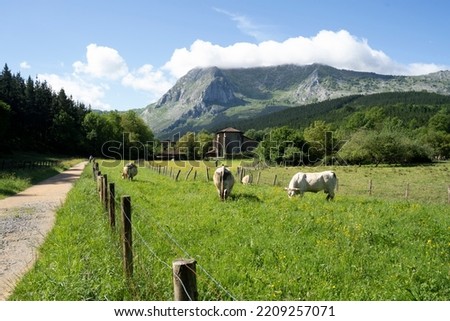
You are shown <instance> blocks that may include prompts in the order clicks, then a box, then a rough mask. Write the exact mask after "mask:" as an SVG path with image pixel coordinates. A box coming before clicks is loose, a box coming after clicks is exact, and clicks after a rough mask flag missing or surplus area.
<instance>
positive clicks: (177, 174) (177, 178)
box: [175, 169, 181, 181]
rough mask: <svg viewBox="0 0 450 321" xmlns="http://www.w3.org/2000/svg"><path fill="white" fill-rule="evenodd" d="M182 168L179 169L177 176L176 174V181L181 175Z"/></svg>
mask: <svg viewBox="0 0 450 321" xmlns="http://www.w3.org/2000/svg"><path fill="white" fill-rule="evenodd" d="M180 173H181V169H179V170H178V173H177V176H175V181H178V176H180Z"/></svg>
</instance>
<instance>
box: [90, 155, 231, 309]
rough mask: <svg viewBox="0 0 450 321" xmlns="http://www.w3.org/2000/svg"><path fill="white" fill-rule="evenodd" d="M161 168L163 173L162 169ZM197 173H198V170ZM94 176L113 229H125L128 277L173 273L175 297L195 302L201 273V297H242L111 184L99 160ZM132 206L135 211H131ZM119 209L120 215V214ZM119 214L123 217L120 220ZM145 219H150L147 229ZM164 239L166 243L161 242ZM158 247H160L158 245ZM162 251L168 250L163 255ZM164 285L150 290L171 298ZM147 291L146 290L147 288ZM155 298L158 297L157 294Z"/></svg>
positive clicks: (126, 275)
mask: <svg viewBox="0 0 450 321" xmlns="http://www.w3.org/2000/svg"><path fill="white" fill-rule="evenodd" d="M158 170H159V171H160V173H161V169H158ZM191 173H192V169H191V171H190V172H189V173H188V174H187V175H186V177H185V179H186V180H187V179H188V177H189V175H190V174H191ZM164 174H165V175H169V173H168V172H164ZM179 174H180V172H177V173H172V177H173V178H174V179H175V180H177V179H179ZM195 176H196V172H195V173H194V177H195ZM93 177H94V179H95V181H96V182H97V192H98V194H99V198H100V202H101V203H102V205H103V207H104V208H105V211H106V212H107V213H108V218H109V224H110V226H111V229H112V230H114V231H116V232H119V231H121V234H120V237H119V238H120V242H121V243H122V244H121V245H122V251H123V253H122V255H123V269H124V275H125V277H126V278H127V279H129V280H131V279H132V277H133V275H136V276H137V275H139V277H134V278H133V279H139V278H140V277H143V278H145V279H147V282H148V279H152V275H156V277H155V278H154V279H158V280H160V279H167V277H164V275H172V283H173V298H174V299H175V300H189V301H194V300H198V298H199V293H198V290H197V275H199V274H201V276H202V282H203V283H204V284H202V286H201V288H202V289H203V290H204V291H205V292H204V293H202V294H201V297H203V298H210V299H212V300H238V299H237V298H236V297H235V296H234V295H233V294H232V293H231V292H230V291H229V290H227V289H226V288H225V287H224V286H223V285H222V284H221V283H220V281H218V280H216V279H215V278H214V277H213V275H212V273H210V272H209V271H207V270H206V269H205V268H204V267H203V265H201V264H199V263H198V262H197V261H196V260H195V259H194V257H193V256H192V255H191V254H190V253H188V251H187V250H186V249H185V248H184V247H183V246H182V245H181V244H180V242H179V241H178V240H177V239H176V238H175V237H174V236H173V235H172V233H170V232H169V231H168V228H165V227H163V226H162V224H161V223H159V222H158V221H157V220H156V219H155V218H153V217H152V216H151V213H150V214H149V213H148V210H147V209H145V208H143V207H141V206H139V205H138V204H134V203H133V205H132V203H131V197H130V196H129V195H127V193H126V192H125V191H123V190H121V189H120V188H118V187H117V186H115V184H114V183H111V182H110V183H108V176H107V175H106V174H102V173H101V170H100V168H99V166H98V163H94V164H93ZM138 194H139V195H136V197H138V198H140V199H142V200H144V201H145V200H146V199H147V196H146V195H144V194H143V193H138ZM118 209H120V211H118ZM131 209H132V213H133V214H131ZM119 212H120V215H116V214H119ZM118 216H120V219H119V218H118ZM149 221H150V223H149ZM142 222H146V223H145V225H146V226H145V229H146V231H145V232H144V228H143V227H142V224H143V223H142ZM149 228H151V232H152V233H154V235H155V238H152V239H158V242H154V243H157V244H156V245H155V244H153V242H151V240H149V238H148V237H146V235H148V234H149V232H148V230H149ZM160 240H164V241H165V242H159V241H160ZM161 244H165V246H166V248H165V249H163V248H162V246H161ZM157 246H158V247H159V248H158V249H157V248H155V247H157ZM161 252H164V253H163V254H161ZM168 256H170V257H172V258H174V259H172V265H170V264H169V263H168V262H167V257H168ZM180 257H181V258H180ZM197 268H198V270H199V271H198V272H197ZM169 273H170V274H169ZM146 284H148V283H146ZM140 286H141V287H142V286H143V285H140ZM163 287H164V288H163V289H161V286H160V284H157V285H155V286H154V287H153V288H152V287H151V286H150V291H151V290H152V289H153V290H154V291H155V290H157V291H158V292H162V293H164V294H163V295H165V297H166V299H168V298H169V297H170V291H169V290H168V288H170V286H169V284H168V282H167V283H166V284H165V285H163ZM143 292H144V293H145V291H143ZM144 295H145V294H144ZM147 295H148V296H152V295H154V294H152V293H147ZM148 296H147V298H148ZM155 299H158V297H155ZM159 299H160V298H159Z"/></svg>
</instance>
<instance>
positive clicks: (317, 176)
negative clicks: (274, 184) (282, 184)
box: [285, 171, 337, 201]
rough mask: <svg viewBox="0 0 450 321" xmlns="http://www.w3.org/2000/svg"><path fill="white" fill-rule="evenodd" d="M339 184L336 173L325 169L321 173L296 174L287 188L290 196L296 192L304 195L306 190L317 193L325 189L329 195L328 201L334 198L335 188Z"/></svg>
mask: <svg viewBox="0 0 450 321" xmlns="http://www.w3.org/2000/svg"><path fill="white" fill-rule="evenodd" d="M336 186H337V177H336V174H335V173H334V172H332V171H325V172H320V173H302V172H299V173H297V174H295V175H294V176H293V177H292V179H291V181H290V182H289V186H288V187H287V188H285V190H287V192H288V196H289V197H292V196H294V195H295V194H300V196H303V194H304V193H305V192H313V193H317V192H319V191H324V193H326V194H328V195H327V201H328V200H332V199H333V198H334V190H335V188H336Z"/></svg>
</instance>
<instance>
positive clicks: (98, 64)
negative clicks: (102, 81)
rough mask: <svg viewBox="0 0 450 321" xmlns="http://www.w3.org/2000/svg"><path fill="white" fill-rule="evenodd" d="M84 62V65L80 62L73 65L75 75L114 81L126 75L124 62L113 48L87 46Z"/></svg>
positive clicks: (126, 68) (126, 69) (126, 70)
mask: <svg viewBox="0 0 450 321" xmlns="http://www.w3.org/2000/svg"><path fill="white" fill-rule="evenodd" d="M86 60H87V62H86V63H83V62H81V61H76V62H74V63H73V65H72V66H73V68H74V71H75V73H76V74H87V75H90V76H93V77H95V78H106V79H112V80H115V79H119V78H121V77H123V76H125V75H126V74H127V73H128V67H127V64H126V63H125V60H124V59H123V58H122V57H121V56H120V55H119V53H118V51H117V50H115V49H113V48H109V47H104V46H97V45H96V44H90V45H88V46H87V52H86Z"/></svg>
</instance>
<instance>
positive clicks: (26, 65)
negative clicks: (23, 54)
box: [20, 61, 31, 69]
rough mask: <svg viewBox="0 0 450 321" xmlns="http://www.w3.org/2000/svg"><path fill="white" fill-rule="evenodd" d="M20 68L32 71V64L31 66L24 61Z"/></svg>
mask: <svg viewBox="0 0 450 321" xmlns="http://www.w3.org/2000/svg"><path fill="white" fill-rule="evenodd" d="M20 68H21V69H30V68H31V66H30V64H29V63H28V62H26V61H22V62H21V63H20Z"/></svg>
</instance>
